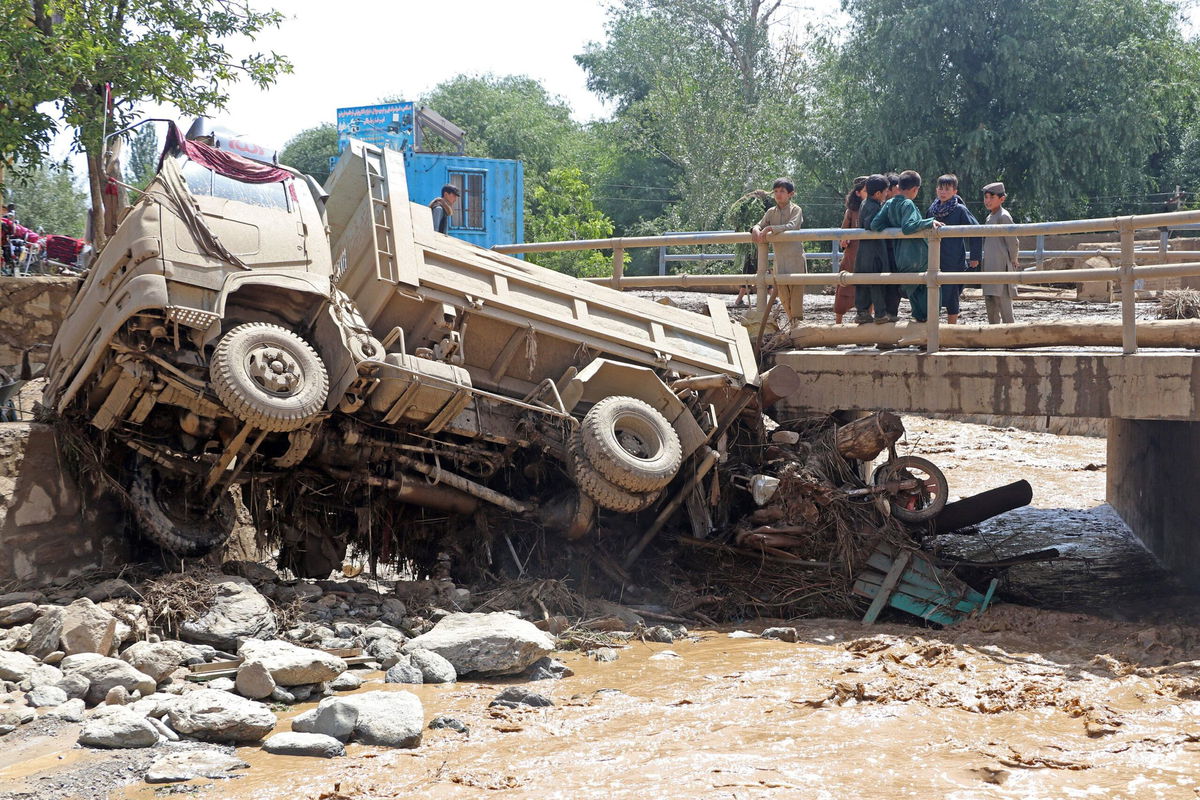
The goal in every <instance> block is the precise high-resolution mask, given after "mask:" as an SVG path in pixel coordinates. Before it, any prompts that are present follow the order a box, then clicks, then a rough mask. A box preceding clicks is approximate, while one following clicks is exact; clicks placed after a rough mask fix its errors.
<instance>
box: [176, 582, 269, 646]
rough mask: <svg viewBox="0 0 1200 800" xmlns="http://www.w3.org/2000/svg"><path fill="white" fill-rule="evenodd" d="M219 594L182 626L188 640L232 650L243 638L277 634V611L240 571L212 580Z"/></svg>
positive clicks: (185, 638)
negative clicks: (272, 608)
mask: <svg viewBox="0 0 1200 800" xmlns="http://www.w3.org/2000/svg"><path fill="white" fill-rule="evenodd" d="M212 583H213V586H214V587H215V588H216V591H217V593H216V596H215V597H214V598H213V601H212V603H211V604H210V605H209V607H208V611H207V612H205V613H204V614H203V615H202V616H200V617H197V618H195V619H190V620H187V621H186V622H184V623H183V625H181V626H180V634H181V638H183V639H184V640H185V641H188V642H195V643H198V644H207V645H212V646H213V647H216V648H218V649H221V650H233V649H235V648H236V647H237V646H238V643H239V642H240V641H241V640H243V639H254V638H263V637H267V636H274V635H275V632H276V630H277V624H276V621H275V614H274V613H272V611H271V607H270V605H268V604H267V599H266V598H265V597H263V596H262V595H261V594H259V593H258V591H257V590H256V589H255V588H254V586H253V585H252V584H251V583H250V581H248V580H246V579H245V578H242V577H239V576H237V575H224V576H221V577H218V578H214V579H213V580H212Z"/></svg>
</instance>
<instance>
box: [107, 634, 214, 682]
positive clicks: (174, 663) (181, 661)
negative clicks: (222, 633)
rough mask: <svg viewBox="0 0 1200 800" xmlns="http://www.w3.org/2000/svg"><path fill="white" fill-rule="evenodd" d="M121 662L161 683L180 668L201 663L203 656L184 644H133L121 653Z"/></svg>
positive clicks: (173, 642) (174, 642) (170, 642)
mask: <svg viewBox="0 0 1200 800" xmlns="http://www.w3.org/2000/svg"><path fill="white" fill-rule="evenodd" d="M121 660H122V661H126V662H128V663H129V664H130V665H132V666H133V667H134V668H135V669H137V670H138V671H140V672H144V673H146V674H147V675H149V676H150V677H151V678H154V681H155V683H162V682H163V681H164V680H166V679H167V677H168V676H169V675H170V674H171V673H172V672H174V671H175V670H177V669H179V668H180V667H182V666H184V665H187V664H199V663H202V662H203V661H204V656H203V655H202V654H201V653H200V651H199V650H197V649H196V648H195V647H192V646H191V645H190V644H187V643H185V642H176V641H166V642H134V643H133V644H131V645H129V647H127V648H125V652H123V653H121Z"/></svg>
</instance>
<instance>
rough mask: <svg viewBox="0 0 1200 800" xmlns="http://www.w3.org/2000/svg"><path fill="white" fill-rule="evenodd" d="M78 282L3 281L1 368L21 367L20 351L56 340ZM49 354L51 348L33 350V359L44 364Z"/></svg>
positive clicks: (0, 295) (0, 280) (0, 299)
mask: <svg viewBox="0 0 1200 800" xmlns="http://www.w3.org/2000/svg"><path fill="white" fill-rule="evenodd" d="M79 282H80V279H79V278H57V277H46V278H41V277H38V278H34V277H30V278H0V368H3V369H10V368H11V367H14V366H16V365H18V364H20V363H21V351H22V350H24V349H26V348H28V347H30V346H32V345H35V344H46V345H49V344H50V343H51V342H53V341H54V335H55V334H56V333H57V332H58V327H59V325H60V324H61V323H62V320H63V317H64V316H65V315H66V313H67V307H68V306H69V305H70V304H71V300H72V299H73V298H74V297H75V292H76V290H77V289H78V287H79ZM49 353H50V350H49V348H45V349H40V350H34V351H33V352H32V353H31V358H32V360H33V362H34V363H38V364H44V363H45V362H46V357H47V356H48V355H49ZM10 371H11V370H10Z"/></svg>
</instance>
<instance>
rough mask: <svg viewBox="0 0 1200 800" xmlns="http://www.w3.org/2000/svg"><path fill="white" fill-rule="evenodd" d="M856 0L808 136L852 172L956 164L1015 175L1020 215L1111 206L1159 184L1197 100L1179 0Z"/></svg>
mask: <svg viewBox="0 0 1200 800" xmlns="http://www.w3.org/2000/svg"><path fill="white" fill-rule="evenodd" d="M843 6H844V8H845V10H846V11H847V12H848V13H849V14H850V17H851V19H852V20H853V22H852V23H851V26H850V28H849V30H848V31H845V32H844V35H843V36H842V38H841V40H840V41H832V40H826V42H825V50H824V55H825V59H824V60H823V65H822V69H821V70H819V75H820V78H821V83H820V89H821V101H820V104H819V105H820V107H821V108H822V109H823V110H824V112H825V113H824V114H823V117H822V119H821V120H820V124H819V125H817V126H814V128H813V130H812V135H811V137H810V139H809V141H808V143H807V147H806V154H807V157H808V158H809V159H811V160H813V161H816V162H821V161H822V160H824V164H823V166H824V168H825V169H824V170H823V173H824V177H825V178H826V180H831V181H832V180H836V181H837V184H838V185H845V184H846V183H847V181H848V179H849V178H850V177H852V176H854V175H857V174H863V173H867V172H872V171H879V170H882V169H887V168H905V167H909V168H915V169H918V170H920V171H922V172H924V173H925V174H928V175H936V174H938V173H941V172H947V171H953V172H956V173H957V174H958V175H959V176H960V178H961V179H963V184H964V190H965V194H966V196H967V197H968V198H974V197H976V196H977V193H978V191H979V188H980V187H981V186H983V185H984V184H986V183H988V182H990V181H993V180H1004V181H1005V183H1006V185H1007V187H1008V189H1009V193H1010V196H1011V198H1012V200H1013V201H1014V205H1015V206H1016V208H1017V211H1018V216H1024V217H1029V218H1047V217H1056V216H1072V215H1083V214H1100V213H1113V212H1116V211H1122V210H1127V209H1129V208H1130V206H1129V205H1128V202H1127V201H1131V200H1133V199H1135V198H1140V197H1144V193H1145V192H1146V191H1147V190H1150V189H1151V188H1152V187H1153V188H1157V187H1156V186H1154V185H1155V184H1156V183H1157V182H1158V179H1159V178H1165V177H1166V176H1159V175H1156V174H1155V171H1156V168H1155V165H1161V164H1166V163H1169V161H1170V159H1169V158H1164V156H1163V153H1162V151H1163V150H1164V149H1165V148H1167V147H1168V146H1169V142H1168V137H1167V133H1168V131H1170V130H1171V129H1172V128H1173V127H1175V126H1177V123H1178V120H1179V119H1180V118H1181V117H1182V118H1189V117H1194V115H1195V113H1196V108H1197V105H1196V104H1197V97H1198V93H1197V89H1198V87H1200V84H1198V82H1197V78H1196V75H1197V72H1196V68H1197V65H1198V61H1197V50H1196V46H1195V44H1194V43H1192V42H1188V41H1186V40H1185V38H1184V36H1183V34H1182V33H1181V26H1180V18H1179V16H1178V11H1177V9H1176V7H1175V6H1174V5H1173V4H1171V3H1170V2H1168V0H1068V2H1063V0H1022V2H1019V3H977V2H973V0H844V2H843ZM822 154H827V155H826V158H825V159H822ZM1133 210H1136V208H1134V209H1133Z"/></svg>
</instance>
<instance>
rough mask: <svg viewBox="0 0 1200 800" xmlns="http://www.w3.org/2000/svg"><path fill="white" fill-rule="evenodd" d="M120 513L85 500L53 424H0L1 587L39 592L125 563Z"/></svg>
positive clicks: (96, 501) (101, 502)
mask: <svg viewBox="0 0 1200 800" xmlns="http://www.w3.org/2000/svg"><path fill="white" fill-rule="evenodd" d="M122 531H123V519H122V516H121V513H120V511H119V509H117V508H116V506H115V505H114V504H112V503H111V502H107V501H105V500H103V499H92V498H88V497H85V496H83V495H82V494H81V493H80V491H79V489H78V487H77V486H76V485H75V482H74V481H73V480H72V479H71V478H70V477H69V476H68V475H67V474H66V471H65V470H64V468H63V462H62V454H61V453H60V450H59V447H58V442H57V440H56V437H55V435H54V429H53V428H51V427H50V426H48V425H38V424H34V423H28V422H12V423H0V585H4V584H20V585H42V584H46V583H49V582H51V581H53V580H55V579H59V578H66V577H70V576H73V575H77V574H79V573H81V572H83V571H85V570H89V569H93V568H109V567H116V566H120V565H121V564H124V563H126V561H127V560H128V553H127V551H126V543H125V537H124V535H123V533H122Z"/></svg>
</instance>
